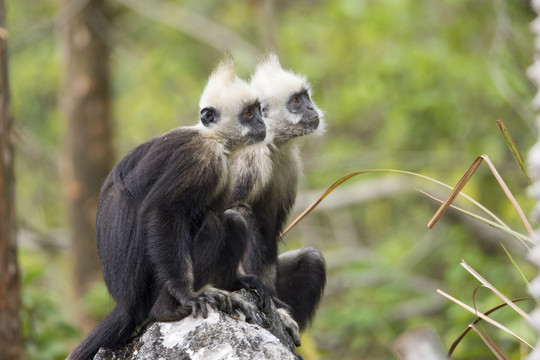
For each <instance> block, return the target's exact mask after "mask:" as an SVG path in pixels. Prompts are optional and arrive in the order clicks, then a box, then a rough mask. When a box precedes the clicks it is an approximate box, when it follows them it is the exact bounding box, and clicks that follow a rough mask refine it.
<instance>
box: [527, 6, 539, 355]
mask: <svg viewBox="0 0 540 360" xmlns="http://www.w3.org/2000/svg"><path fill="white" fill-rule="evenodd" d="M531 3H532V6H533V9H534V10H535V12H536V13H537V14H538V16H537V17H536V19H535V20H534V21H533V23H532V27H531V28H532V31H533V33H534V35H535V50H536V51H535V56H534V64H533V65H532V66H531V68H530V69H529V77H530V79H531V80H532V81H533V83H534V84H535V85H536V87H537V89H538V90H539V91H538V92H537V94H536V96H535V98H534V101H533V106H534V107H535V110H536V112H537V114H540V0H532V2H531ZM536 123H537V128H538V129H539V130H540V115H537V117H536ZM539 139H540V137H539ZM528 160H529V164H528V165H529V175H530V176H531V178H532V180H533V185H532V187H531V194H532V196H533V197H534V198H535V199H536V200H537V201H538V203H537V204H536V208H535V211H534V213H533V216H534V217H535V218H536V220H537V221H538V220H540V140H539V141H538V142H537V143H536V145H534V146H533V148H532V150H531V152H530V153H529V159H528ZM536 233H537V234H538V233H539V232H538V230H537V231H536ZM529 259H530V261H531V262H532V263H533V264H534V265H536V266H537V267H538V268H539V269H540V243H537V244H536V246H535V247H534V248H533V249H532V251H531V252H530V254H529ZM531 287H532V291H533V292H534V293H535V295H536V296H540V276H537V277H536V279H534V280H533V281H532V282H531ZM531 317H532V321H533V325H534V327H535V328H536V330H537V332H538V333H539V334H540V308H538V307H537V308H536V310H535V311H534V312H533V313H532V314H531ZM528 359H529V360H537V359H540V342H539V343H538V344H537V345H536V350H534V351H533V352H532V353H531V354H530V355H529V357H528Z"/></svg>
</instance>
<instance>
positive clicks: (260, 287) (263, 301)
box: [237, 275, 272, 313]
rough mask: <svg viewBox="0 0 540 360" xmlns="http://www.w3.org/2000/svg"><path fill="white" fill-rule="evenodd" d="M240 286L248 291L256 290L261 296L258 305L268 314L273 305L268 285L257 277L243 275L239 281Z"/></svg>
mask: <svg viewBox="0 0 540 360" xmlns="http://www.w3.org/2000/svg"><path fill="white" fill-rule="evenodd" d="M237 281H238V283H239V286H240V287H241V288H244V289H248V290H255V291H256V292H257V294H258V295H259V302H258V303H257V305H258V307H259V309H261V310H263V311H264V312H266V313H268V312H269V311H270V308H271V304H272V297H271V292H270V290H269V289H268V287H267V286H266V285H264V284H263V282H262V281H261V280H260V279H259V278H258V277H257V276H253V275H242V276H239V277H238V279H237Z"/></svg>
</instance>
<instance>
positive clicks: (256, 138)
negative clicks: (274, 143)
mask: <svg viewBox="0 0 540 360" xmlns="http://www.w3.org/2000/svg"><path fill="white" fill-rule="evenodd" d="M252 135H253V136H252V137H251V140H252V143H257V142H260V141H263V140H264V138H265V137H266V130H259V131H254V132H253V133H252Z"/></svg>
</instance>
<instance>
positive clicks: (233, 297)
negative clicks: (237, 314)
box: [202, 286, 257, 322]
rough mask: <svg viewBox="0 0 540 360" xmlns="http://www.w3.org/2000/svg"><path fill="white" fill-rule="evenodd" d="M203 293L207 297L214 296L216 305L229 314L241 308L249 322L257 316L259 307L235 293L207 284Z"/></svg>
mask: <svg viewBox="0 0 540 360" xmlns="http://www.w3.org/2000/svg"><path fill="white" fill-rule="evenodd" d="M202 293H203V294H205V296H206V297H211V298H213V299H214V300H215V302H216V307H217V308H218V309H219V310H221V311H223V312H225V313H227V314H233V313H234V311H235V310H240V311H242V313H243V314H244V315H245V316H246V321H247V322H250V321H251V320H252V319H254V318H255V314H256V313H257V308H256V307H255V306H254V305H252V304H251V303H250V302H249V301H246V300H244V299H243V298H242V297H241V296H239V295H237V294H235V293H232V292H230V291H227V290H221V289H217V288H215V287H212V286H206V287H205V288H204V289H203V291H202Z"/></svg>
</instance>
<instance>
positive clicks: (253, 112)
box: [199, 59, 266, 150]
mask: <svg viewBox="0 0 540 360" xmlns="http://www.w3.org/2000/svg"><path fill="white" fill-rule="evenodd" d="M199 106H200V108H201V109H202V110H201V114H200V120H201V124H202V125H203V127H202V128H203V129H205V130H204V131H205V132H206V133H207V134H210V135H211V136H213V137H214V138H216V139H219V141H221V142H222V143H224V144H225V145H226V147H227V148H228V149H230V150H233V149H235V148H238V147H240V146H245V145H250V144H253V143H256V142H259V141H262V140H264V138H265V136H266V125H265V123H264V121H263V119H262V115H261V111H260V102H259V101H258V97H257V93H256V92H255V90H254V89H253V88H252V87H251V86H249V85H248V84H247V83H246V82H245V81H243V80H242V79H240V78H238V77H237V76H236V74H235V72H234V64H233V63H232V59H226V60H225V61H223V62H222V63H221V64H220V65H219V66H218V67H217V69H216V70H215V71H214V72H213V73H212V75H211V76H210V79H209V80H208V84H207V85H206V87H205V89H204V91H203V94H202V95H201V99H200V101H199Z"/></svg>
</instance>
